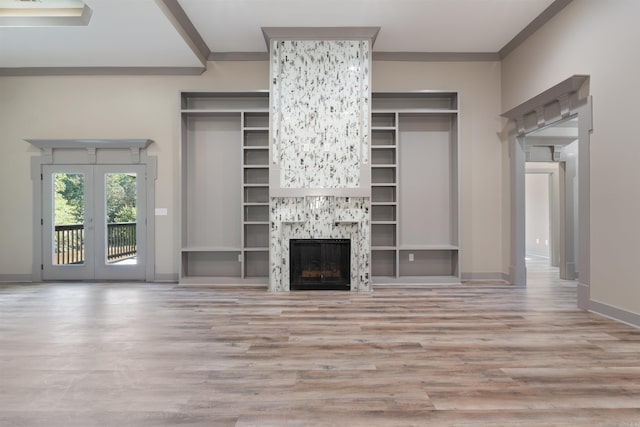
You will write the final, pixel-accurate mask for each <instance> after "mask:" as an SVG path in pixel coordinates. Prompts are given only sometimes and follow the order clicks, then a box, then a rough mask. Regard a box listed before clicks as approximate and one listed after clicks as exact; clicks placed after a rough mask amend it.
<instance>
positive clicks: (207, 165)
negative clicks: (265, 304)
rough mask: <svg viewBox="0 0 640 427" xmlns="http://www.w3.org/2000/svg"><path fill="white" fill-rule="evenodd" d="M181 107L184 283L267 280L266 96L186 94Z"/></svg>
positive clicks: (182, 261)
mask: <svg viewBox="0 0 640 427" xmlns="http://www.w3.org/2000/svg"><path fill="white" fill-rule="evenodd" d="M181 107H182V108H181V118H182V140H181V150H180V153H181V161H180V165H181V172H180V176H181V200H182V209H181V220H180V222H181V225H182V227H181V248H180V255H179V263H180V281H181V282H207V283H212V282H225V283H237V282H247V281H256V282H258V283H264V284H266V283H267V280H268V275H269V271H268V269H269V250H268V246H269V96H268V93H267V92H247V93H244V92H234V93H211V92H183V93H182V94H181ZM234 183H239V187H238V186H237V185H235V184H234Z"/></svg>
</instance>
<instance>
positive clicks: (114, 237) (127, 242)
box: [54, 222, 138, 264]
mask: <svg viewBox="0 0 640 427" xmlns="http://www.w3.org/2000/svg"><path fill="white" fill-rule="evenodd" d="M84 240H85V235H84V224H67V225H56V226H55V239H54V262H55V263H56V264H82V263H84V255H85V250H84ZM136 242H137V240H136V223H135V222H117V223H110V224H107V261H117V260H120V259H125V258H132V257H135V256H136V254H137V252H138V246H137V243H136Z"/></svg>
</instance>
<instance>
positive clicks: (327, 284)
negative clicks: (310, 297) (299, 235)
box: [289, 239, 351, 291]
mask: <svg viewBox="0 0 640 427" xmlns="http://www.w3.org/2000/svg"><path fill="white" fill-rule="evenodd" d="M289 262H290V264H289V265H290V267H291V275H290V286H289V288H290V289H291V290H292V291H312V290H339V291H348V290H350V289H351V240H349V239H291V240H290V241H289Z"/></svg>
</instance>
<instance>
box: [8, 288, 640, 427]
mask: <svg viewBox="0 0 640 427" xmlns="http://www.w3.org/2000/svg"><path fill="white" fill-rule="evenodd" d="M575 295H576V289H575V284H574V283H572V282H560V281H549V280H546V281H545V279H538V280H536V278H535V277H533V278H532V280H531V286H529V287H528V288H521V287H514V286H502V285H495V284H487V283H480V284H465V285H446V286H378V287H376V289H375V291H374V292H372V293H348V292H295V293H281V294H276V293H268V292H267V291H266V290H264V289H260V288H248V287H244V288H238V287H222V286H211V287H207V286H204V287H203V286H193V287H189V286H177V285H171V284H142V283H109V284H96V283H50V284H34V285H3V286H0V425H2V426H169V425H180V426H218V425H219V426H243V427H244V426H328V425H331V426H411V425H415V426H619V427H622V426H624V427H633V426H636V427H640V330H638V329H634V328H632V327H630V326H626V325H624V324H620V323H617V322H614V321H611V320H609V319H606V318H603V317H600V316H597V315H594V314H590V313H587V312H583V311H580V310H577V309H576V308H575V306H576V303H575Z"/></svg>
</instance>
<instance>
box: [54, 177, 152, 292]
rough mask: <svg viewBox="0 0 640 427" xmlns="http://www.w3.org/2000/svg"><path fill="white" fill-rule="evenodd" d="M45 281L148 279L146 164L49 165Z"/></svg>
mask: <svg viewBox="0 0 640 427" xmlns="http://www.w3.org/2000/svg"><path fill="white" fill-rule="evenodd" d="M42 171H43V174H42V183H43V191H42V194H43V201H42V209H43V218H42V236H43V248H42V250H43V263H42V278H43V280H96V279H97V280H144V279H145V277H146V276H145V275H146V264H145V262H144V260H145V259H146V256H145V254H146V244H145V243H146V209H145V207H146V193H145V191H144V188H145V187H146V182H145V166H144V165H95V166H92V165H43V167H42Z"/></svg>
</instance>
